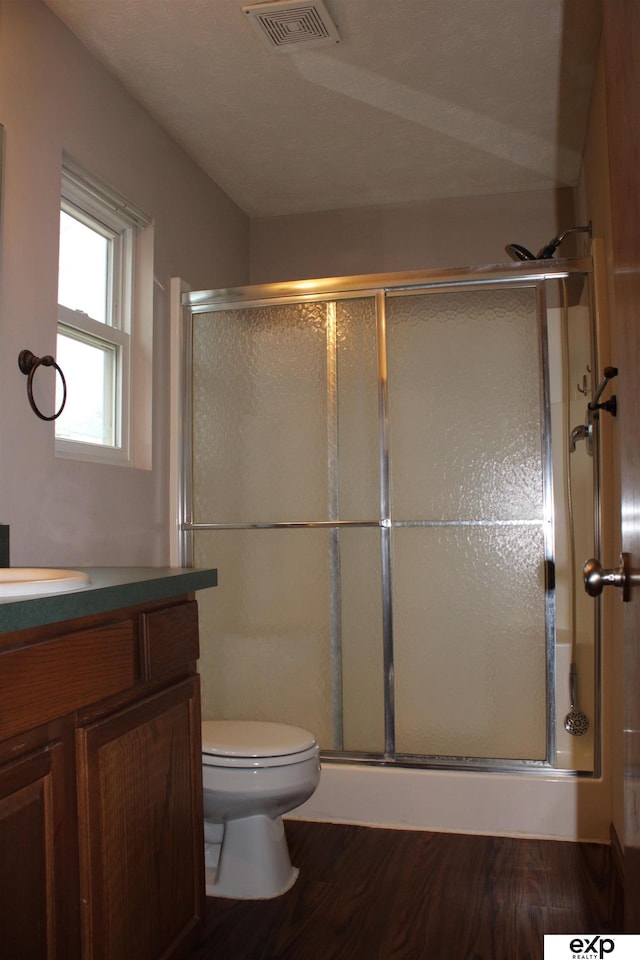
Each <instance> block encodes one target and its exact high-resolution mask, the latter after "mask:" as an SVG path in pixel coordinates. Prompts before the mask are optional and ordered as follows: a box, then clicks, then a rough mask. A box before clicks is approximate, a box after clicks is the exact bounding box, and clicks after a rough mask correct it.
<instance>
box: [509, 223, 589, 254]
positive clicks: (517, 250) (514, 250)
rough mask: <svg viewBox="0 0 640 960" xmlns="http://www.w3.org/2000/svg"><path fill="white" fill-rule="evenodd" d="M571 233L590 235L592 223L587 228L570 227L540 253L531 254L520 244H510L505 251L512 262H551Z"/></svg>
mask: <svg viewBox="0 0 640 960" xmlns="http://www.w3.org/2000/svg"><path fill="white" fill-rule="evenodd" d="M570 233H588V234H589V235H590V234H591V222H589V223H588V224H587V225H586V226H585V227H570V228H569V229H568V230H565V231H564V233H560V234H558V236H557V237H554V238H553V240H550V241H549V243H547V244H546V245H545V246H544V247H543V248H542V250H539V251H538V253H531V251H530V250H527V248H526V247H522V246H521V245H520V244H519V243H509V244H507V246H506V247H505V248H504V249H505V250H506V252H507V253H508V254H509V256H510V257H511V259H512V260H551V258H552V257H553V255H554V253H555V252H556V250H557V249H558V247H559V246H560V244H561V243H562V241H563V240H564V238H565V237H568V236H569V234H570Z"/></svg>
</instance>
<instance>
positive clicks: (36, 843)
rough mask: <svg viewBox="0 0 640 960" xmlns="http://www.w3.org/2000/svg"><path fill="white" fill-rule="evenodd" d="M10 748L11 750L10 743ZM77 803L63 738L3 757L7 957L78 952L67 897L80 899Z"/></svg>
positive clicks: (1, 922) (1, 895) (0, 806)
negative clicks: (69, 788)
mask: <svg viewBox="0 0 640 960" xmlns="http://www.w3.org/2000/svg"><path fill="white" fill-rule="evenodd" d="M14 748H15V741H14ZM4 753H5V757H6V755H7V753H8V751H7V750H5V751H4ZM72 809H73V804H72V803H71V802H70V801H69V798H68V796H67V797H65V762H64V746H63V743H62V740H54V741H52V742H50V743H45V744H44V745H43V746H41V747H40V748H39V749H34V750H32V751H31V752H28V753H26V754H25V755H24V756H21V757H20V758H19V759H17V760H14V761H13V762H11V763H2V762H0V945H1V946H0V953H2V956H4V957H38V958H42V960H55V958H62V957H64V958H65V960H72V958H75V957H77V956H78V949H77V948H78V944H77V941H76V938H75V936H74V935H73V933H72V930H71V928H72V925H73V921H72V920H71V921H70V919H69V916H68V912H67V908H66V903H67V902H68V903H75V901H76V900H77V897H76V896H74V888H75V878H74V877H75V875H74V864H75V852H74V850H73V849H72V848H71V847H70V846H68V843H69V839H70V829H69V826H70V824H71V825H72V824H73V821H72V819H70V817H71V812H72ZM67 895H68V900H67V899H66V897H67ZM72 909H75V908H74V907H72Z"/></svg>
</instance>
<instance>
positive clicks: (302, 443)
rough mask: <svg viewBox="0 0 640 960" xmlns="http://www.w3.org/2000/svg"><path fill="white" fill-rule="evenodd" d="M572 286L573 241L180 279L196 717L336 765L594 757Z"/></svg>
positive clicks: (591, 456) (582, 336)
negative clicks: (554, 246)
mask: <svg viewBox="0 0 640 960" xmlns="http://www.w3.org/2000/svg"><path fill="white" fill-rule="evenodd" d="M592 301H593V283H592V263H591V259H590V258H588V259H583V260H575V261H569V260H564V261H549V262H545V263H540V262H537V263H518V264H507V265H504V266H502V267H486V268H474V269H460V270H453V271H447V272H446V273H443V272H435V271H430V272H425V273H412V274H385V275H375V276H365V277H348V278H340V279H327V280H318V281H305V282H303V281H300V282H292V283H287V284H284V283H280V284H272V285H266V286H256V287H245V288H241V289H233V290H218V291H200V292H192V293H188V294H186V295H185V296H184V297H183V304H184V306H183V315H184V353H185V358H186V362H185V374H184V378H185V390H184V407H185V418H186V419H185V424H186V426H185V436H186V438H187V441H186V443H185V458H184V464H183V477H182V491H183V497H182V505H181V524H180V526H181V531H182V545H183V551H184V559H185V562H188V563H195V565H197V566H215V567H217V568H218V571H219V586H218V587H217V588H216V589H215V590H211V591H206V592H205V593H203V594H202V595H201V597H200V618H201V620H200V633H201V659H200V673H201V679H202V691H203V700H202V703H203V707H202V709H203V716H204V717H205V718H207V719H209V718H211V719H212V718H254V719H269V720H276V721H282V722H289V723H294V724H297V725H300V726H303V727H306V728H308V729H310V730H313V731H314V732H315V733H316V735H317V736H318V738H319V740H320V743H321V748H322V755H323V757H324V760H325V762H327V763H329V764H331V765H334V764H335V765H337V766H338V768H339V767H342V766H344V767H347V766H348V765H360V766H363V765H364V766H367V767H369V768H380V767H384V768H405V769H406V768H413V769H414V770H424V769H429V770H441V771H446V770H452V771H454V770H465V771H469V772H474V771H478V772H483V773H492V774H500V773H517V774H522V773H530V774H532V775H533V776H534V777H536V776H537V777H539V776H540V775H541V774H542V775H544V774H550V773H553V775H554V777H555V778H558V777H560V778H563V777H575V776H577V775H585V776H587V777H588V776H593V775H594V774H595V775H597V773H598V764H599V728H600V707H599V670H600V655H599V633H598V622H597V604H595V603H594V601H593V600H591V599H589V598H588V597H586V596H585V595H584V591H583V590H582V585H581V582H579V577H580V572H579V571H580V566H581V564H582V562H583V561H584V560H585V559H586V558H587V557H590V556H594V555H596V556H597V555H598V543H597V537H598V533H597V530H598V505H599V496H598V419H597V417H596V418H595V419H594V420H593V421H592V430H591V435H590V437H589V443H586V442H584V443H581V442H580V440H579V438H578V439H577V442H576V438H575V436H574V441H573V442H572V440H571V437H572V430H573V428H574V427H575V426H576V425H579V424H583V423H584V421H585V411H586V410H587V404H588V402H589V400H590V399H591V397H592V396H593V393H594V391H595V389H596V387H597V381H598V373H599V369H598V356H597V345H596V341H595V333H594V330H595V327H594V320H593V305H592ZM572 664H574V665H575V667H574V668H572ZM572 669H573V670H575V672H576V674H577V679H578V683H579V702H580V710H581V712H583V713H584V715H585V717H588V721H589V722H588V724H587V726H588V729H587V730H586V731H580V733H581V735H580V736H573V735H571V732H570V731H568V729H566V728H565V724H564V721H565V717H566V716H567V714H568V713H569V711H570V705H571V698H572V695H574V694H575V686H576V676H575V675H574V676H573V678H572Z"/></svg>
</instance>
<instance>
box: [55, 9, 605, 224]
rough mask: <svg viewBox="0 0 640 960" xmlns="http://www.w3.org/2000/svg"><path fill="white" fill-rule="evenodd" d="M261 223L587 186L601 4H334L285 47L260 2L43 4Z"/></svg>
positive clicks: (238, 202) (243, 207)
mask: <svg viewBox="0 0 640 960" xmlns="http://www.w3.org/2000/svg"><path fill="white" fill-rule="evenodd" d="M45 2H46V3H47V5H48V6H49V7H50V8H51V10H53V11H54V13H56V14H57V15H58V17H59V18H60V19H61V20H62V21H63V22H64V23H65V24H66V25H67V26H68V27H69V28H70V29H71V30H72V31H73V32H74V33H75V34H76V35H77V36H78V37H79V38H80V40H81V41H82V42H83V43H84V44H85V45H86V46H87V47H88V48H89V49H90V50H91V51H92V52H93V53H94V54H95V55H96V56H97V57H98V59H100V60H101V61H103V63H105V64H106V66H107V67H108V68H109V70H110V71H111V72H112V73H113V74H115V76H117V77H118V78H119V79H120V81H121V82H122V83H123V84H124V86H125V87H126V88H127V89H128V90H129V91H130V92H131V93H132V94H133V96H134V97H136V99H137V100H138V101H139V102H140V103H141V104H142V105H143V106H144V107H145V108H146V109H147V110H148V111H149V112H150V113H151V114H152V115H153V116H155V117H156V119H157V120H159V122H160V123H161V124H162V125H163V127H164V128H165V129H166V130H167V131H168V132H169V133H170V134H171V135H172V136H173V137H174V139H175V140H177V141H178V142H179V143H180V144H182V146H183V147H184V148H185V149H186V151H187V152H188V153H189V154H190V155H191V156H192V157H193V158H194V159H195V160H196V161H197V162H198V163H199V165H200V166H201V167H202V168H203V169H204V170H205V171H206V172H207V173H208V174H209V175H210V176H211V177H212V178H213V179H214V180H215V181H216V182H217V183H218V184H219V185H220V186H221V187H222V189H223V190H225V192H226V193H228V194H229V196H230V197H232V198H233V199H234V200H235V201H236V203H237V204H238V205H239V206H240V207H241V208H242V209H243V210H244V211H245V212H246V213H247V214H249V215H250V216H252V217H263V216H276V215H280V214H289V213H302V212H308V211H314V210H330V209H340V208H346V207H360V206H371V205H379V204H402V203H415V202H420V201H426V200H430V199H433V198H439V197H447V196H463V195H468V194H483V193H508V192H512V191H519V190H537V189H541V190H542V189H548V188H551V187H554V186H567V185H570V186H573V185H575V183H576V182H577V179H578V176H579V170H580V156H581V153H582V148H583V143H584V136H585V127H586V120H587V112H588V107H589V97H590V92H591V85H592V80H593V70H594V61H595V56H596V51H597V46H598V40H599V32H600V0H535V2H530V0H325V2H326V6H327V8H328V9H329V11H330V13H331V16H332V18H333V20H334V21H335V23H336V25H337V27H338V30H339V33H340V36H341V38H342V42H341V43H340V44H339V45H331V46H328V47H322V48H317V49H307V50H303V51H301V52H297V53H294V52H287V53H270V52H268V51H267V50H266V49H265V47H264V46H263V45H262V44H261V42H260V40H259V39H258V37H257V36H256V34H255V33H254V31H253V30H252V29H251V28H250V26H249V24H248V23H247V22H245V20H246V18H245V16H244V15H243V14H242V12H241V8H242V5H243V4H244V3H245V2H247V0H45Z"/></svg>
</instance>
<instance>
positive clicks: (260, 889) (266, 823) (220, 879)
mask: <svg viewBox="0 0 640 960" xmlns="http://www.w3.org/2000/svg"><path fill="white" fill-rule="evenodd" d="M205 876H206V891H207V896H208V897H227V898H230V899H233V900H270V899H272V898H273V897H279V896H281V894H283V893H286V892H287V890H289V889H290V888H291V887H292V886H293V884H294V883H295V882H296V879H297V877H298V870H297V869H296V868H295V867H293V866H291V860H290V858H289V848H288V846H287V838H286V836H285V832H284V823H283V822H282V817H276V818H275V819H271V817H266V816H264V815H259V816H254V817H245V818H244V819H241V820H229V821H227V822H226V823H225V825H224V837H223V840H222V847H221V849H220V857H219V860H218V867H217V870H214V869H212V868H211V867H207V868H206V870H205Z"/></svg>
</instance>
